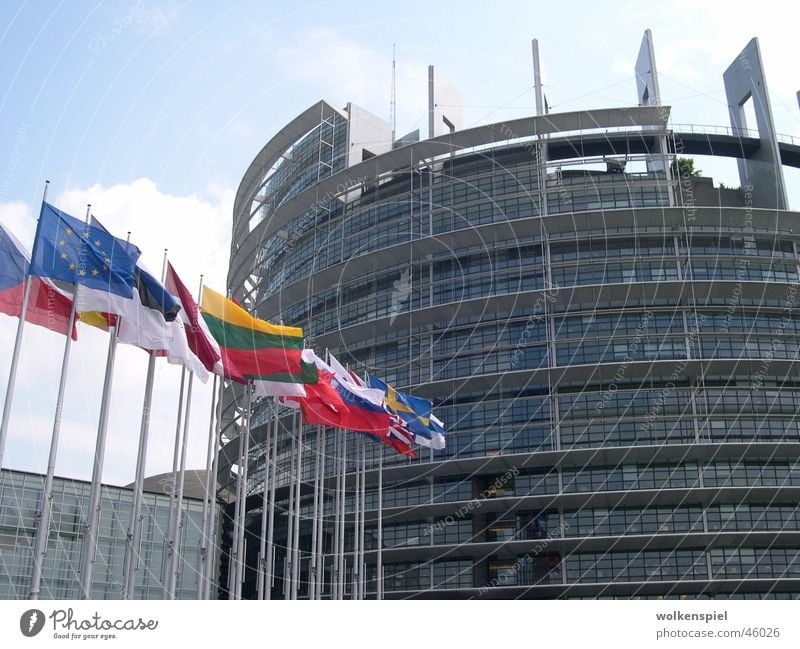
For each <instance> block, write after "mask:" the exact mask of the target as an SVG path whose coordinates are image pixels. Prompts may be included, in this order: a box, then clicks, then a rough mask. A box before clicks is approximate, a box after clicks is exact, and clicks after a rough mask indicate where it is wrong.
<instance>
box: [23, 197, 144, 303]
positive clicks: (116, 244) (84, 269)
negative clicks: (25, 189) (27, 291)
mask: <svg viewBox="0 0 800 649" xmlns="http://www.w3.org/2000/svg"><path fill="white" fill-rule="evenodd" d="M140 254H141V251H140V250H139V249H138V248H137V247H136V246H134V245H133V244H131V243H127V242H126V241H124V240H122V239H117V238H116V237H114V236H112V235H111V234H110V233H109V232H108V231H107V230H106V229H105V228H103V227H102V226H101V227H97V226H95V225H88V224H86V223H84V222H83V221H81V220H79V219H76V218H75V217H74V216H70V215H69V214H66V213H65V212H62V211H61V210H59V209H56V208H55V207H53V206H52V205H50V204H49V203H44V205H42V212H41V215H40V217H39V225H38V227H37V229H36V238H35V239H34V242H33V253H32V255H31V266H30V274H31V275H38V276H40V277H49V278H51V279H56V280H61V281H64V282H69V283H71V284H81V285H83V286H86V287H87V288H93V289H98V290H101V291H107V292H109V293H114V294H116V295H120V296H122V297H126V298H131V297H133V287H134V284H135V278H134V271H135V268H136V260H137V259H138V258H139V255H140Z"/></svg>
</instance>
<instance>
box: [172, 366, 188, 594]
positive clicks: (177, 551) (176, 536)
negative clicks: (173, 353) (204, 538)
mask: <svg viewBox="0 0 800 649" xmlns="http://www.w3.org/2000/svg"><path fill="white" fill-rule="evenodd" d="M193 384H194V372H189V385H188V386H187V387H186V412H185V413H184V416H183V440H182V441H181V466H180V470H179V471H178V493H177V495H176V497H175V516H174V518H173V520H172V532H171V534H170V536H171V537H172V563H171V566H170V567H171V570H170V573H169V599H175V587H176V585H177V583H178V572H179V571H180V570H181V565H180V562H181V538H182V536H183V534H182V531H183V486H184V482H185V479H186V451H187V447H188V446H189V416H190V413H191V408H192V386H193Z"/></svg>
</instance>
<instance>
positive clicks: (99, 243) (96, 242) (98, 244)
mask: <svg viewBox="0 0 800 649" xmlns="http://www.w3.org/2000/svg"><path fill="white" fill-rule="evenodd" d="M94 245H96V246H97V247H98V248H99V247H100V246H101V245H102V243H101V242H100V240H99V239H95V241H94Z"/></svg>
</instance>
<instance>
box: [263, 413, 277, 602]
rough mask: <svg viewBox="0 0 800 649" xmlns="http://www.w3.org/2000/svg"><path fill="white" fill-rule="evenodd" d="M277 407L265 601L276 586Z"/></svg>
mask: <svg viewBox="0 0 800 649" xmlns="http://www.w3.org/2000/svg"><path fill="white" fill-rule="evenodd" d="M273 405H274V406H275V423H274V429H273V434H272V473H271V475H270V488H269V517H268V521H267V522H268V529H267V549H266V552H267V569H266V575H265V581H266V584H265V586H266V588H265V593H264V599H272V587H273V586H274V585H275V575H274V570H275V545H274V543H273V541H274V538H275V489H276V488H277V485H278V431H279V430H280V421H279V416H278V404H277V402H274V403H273Z"/></svg>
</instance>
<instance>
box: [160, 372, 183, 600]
mask: <svg viewBox="0 0 800 649" xmlns="http://www.w3.org/2000/svg"><path fill="white" fill-rule="evenodd" d="M185 383H186V368H185V367H183V368H181V387H180V393H179V396H178V420H177V423H176V424H175V445H174V448H173V450H172V473H171V474H170V493H169V520H168V522H167V529H166V539H165V540H166V542H167V561H166V565H165V566H164V573H163V578H162V580H161V599H169V573H170V571H171V570H172V546H173V539H172V538H171V537H170V534H171V532H172V519H173V518H174V516H175V487H176V482H177V479H178V450H179V449H178V445H179V444H180V439H181V421H182V418H183V388H184V385H185Z"/></svg>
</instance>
